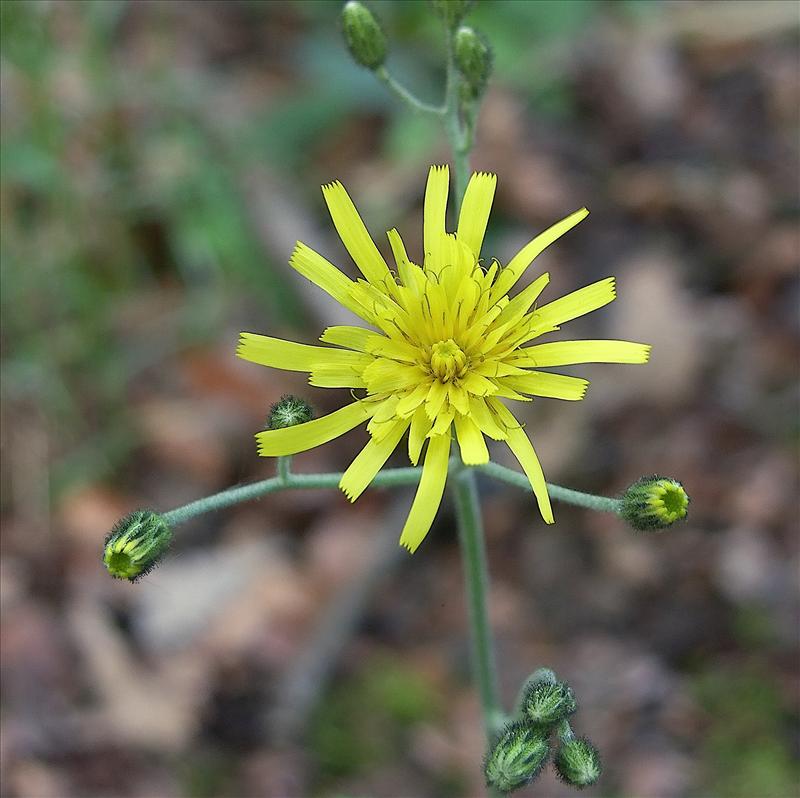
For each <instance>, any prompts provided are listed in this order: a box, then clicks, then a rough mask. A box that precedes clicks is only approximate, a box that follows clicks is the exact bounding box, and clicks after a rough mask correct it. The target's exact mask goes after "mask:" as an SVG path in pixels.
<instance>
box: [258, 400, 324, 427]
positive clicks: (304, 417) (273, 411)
mask: <svg viewBox="0 0 800 798" xmlns="http://www.w3.org/2000/svg"><path fill="white" fill-rule="evenodd" d="M313 417H314V411H313V410H312V409H311V405H310V404H309V403H308V402H306V400H305V399H301V398H300V397H299V396H290V395H288V394H287V395H286V396H282V397H281V398H280V401H278V402H275V404H274V405H272V407H271V408H270V409H269V417H268V419H267V429H283V428H284V427H293V426H295V424H305V422H306V421H311V419H312V418H313Z"/></svg>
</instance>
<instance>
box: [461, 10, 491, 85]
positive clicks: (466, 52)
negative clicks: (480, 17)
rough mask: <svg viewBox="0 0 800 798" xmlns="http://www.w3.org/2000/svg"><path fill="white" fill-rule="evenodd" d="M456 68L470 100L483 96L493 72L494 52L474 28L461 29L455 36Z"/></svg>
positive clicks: (463, 27) (464, 27)
mask: <svg viewBox="0 0 800 798" xmlns="http://www.w3.org/2000/svg"><path fill="white" fill-rule="evenodd" d="M454 54H455V60H456V67H458V71H459V72H460V73H461V76H462V77H463V79H464V84H463V85H464V89H465V91H466V93H467V94H468V96H469V98H470V99H477V98H478V97H480V96H481V94H483V90H484V89H485V88H486V83H487V81H488V80H489V75H490V74H491V72H492V51H491V50H490V49H489V45H488V44H487V43H486V41H485V39H484V38H483V37H482V36H480V35H479V34H477V33H476V32H475V31H474V30H473V29H472V28H468V27H466V26H463V25H462V27H460V28H459V29H458V30H457V31H456V36H455V53H454Z"/></svg>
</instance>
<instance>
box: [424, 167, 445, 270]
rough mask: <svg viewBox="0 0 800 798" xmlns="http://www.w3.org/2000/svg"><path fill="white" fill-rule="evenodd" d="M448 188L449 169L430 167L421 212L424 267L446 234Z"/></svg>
mask: <svg viewBox="0 0 800 798" xmlns="http://www.w3.org/2000/svg"><path fill="white" fill-rule="evenodd" d="M449 186H450V169H449V168H448V167H447V166H446V165H445V166H432V167H431V168H430V171H429V172H428V183H427V185H426V187H425V206H424V211H423V228H422V233H423V241H424V246H425V265H426V266H428V265H429V262H430V259H431V258H432V257H433V256H435V255H436V254H437V253H438V251H439V248H440V247H441V243H442V239H444V237H445V235H446V234H447V230H446V227H445V216H446V213H447V192H448V188H449Z"/></svg>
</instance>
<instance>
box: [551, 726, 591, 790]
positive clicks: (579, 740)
mask: <svg viewBox="0 0 800 798" xmlns="http://www.w3.org/2000/svg"><path fill="white" fill-rule="evenodd" d="M555 765H556V771H557V772H558V775H559V776H560V777H561V779H562V780H563V781H565V782H566V783H567V784H569V785H571V786H573V787H578V788H581V787H588V786H589V785H590V784H594V783H595V782H596V781H597V780H598V779H599V778H600V775H601V774H602V772H603V768H602V765H601V764H600V755H599V754H598V753H597V749H596V748H595V747H594V746H593V745H592V744H591V743H590V742H589V741H588V740H587V739H585V738H583V737H573V738H572V739H571V740H566V741H564V742H562V743H561V747H560V748H559V749H558V752H557V753H556V759H555Z"/></svg>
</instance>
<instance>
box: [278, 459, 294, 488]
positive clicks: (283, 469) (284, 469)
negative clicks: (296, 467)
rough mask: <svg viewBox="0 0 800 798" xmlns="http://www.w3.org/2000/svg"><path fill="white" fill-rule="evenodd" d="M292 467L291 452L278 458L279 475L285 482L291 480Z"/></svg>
mask: <svg viewBox="0 0 800 798" xmlns="http://www.w3.org/2000/svg"><path fill="white" fill-rule="evenodd" d="M291 468H292V456H291V455H290V454H289V455H286V456H284V457H279V458H278V477H279V478H280V480H281V482H283V483H284V484H286V483H287V482H288V481H289V477H290V476H291V475H292V472H291Z"/></svg>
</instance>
